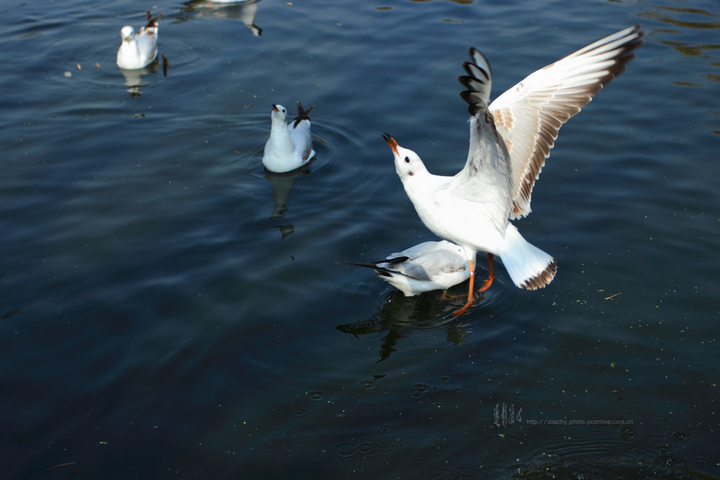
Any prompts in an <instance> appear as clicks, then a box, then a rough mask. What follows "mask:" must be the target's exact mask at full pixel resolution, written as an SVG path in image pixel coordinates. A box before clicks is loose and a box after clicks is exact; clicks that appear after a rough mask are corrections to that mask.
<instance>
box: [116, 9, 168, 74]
mask: <svg viewBox="0 0 720 480" xmlns="http://www.w3.org/2000/svg"><path fill="white" fill-rule="evenodd" d="M146 13H147V23H146V24H145V26H144V27H142V28H141V29H140V31H139V32H137V33H135V29H134V28H133V27H131V26H129V25H127V26H124V27H123V28H122V29H121V30H120V36H121V37H122V43H121V44H120V48H119V49H118V52H117V64H118V67H120V68H123V69H125V70H137V69H139V68H143V67H145V66H147V65H148V64H149V63H151V62H152V61H153V60H155V57H157V39H158V28H159V26H158V23H157V21H158V19H160V17H162V13H161V14H159V15H158V16H157V17H155V18H153V16H152V14H151V13H150V10H147V11H146Z"/></svg>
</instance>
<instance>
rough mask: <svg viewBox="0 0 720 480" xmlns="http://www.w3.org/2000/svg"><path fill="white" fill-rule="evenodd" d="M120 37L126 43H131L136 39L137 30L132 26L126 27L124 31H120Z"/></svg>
mask: <svg viewBox="0 0 720 480" xmlns="http://www.w3.org/2000/svg"><path fill="white" fill-rule="evenodd" d="M120 36H121V37H122V39H123V40H124V41H126V42H130V41H132V40H133V39H134V38H135V29H134V28H133V27H131V26H130V25H125V26H124V27H123V28H122V30H120Z"/></svg>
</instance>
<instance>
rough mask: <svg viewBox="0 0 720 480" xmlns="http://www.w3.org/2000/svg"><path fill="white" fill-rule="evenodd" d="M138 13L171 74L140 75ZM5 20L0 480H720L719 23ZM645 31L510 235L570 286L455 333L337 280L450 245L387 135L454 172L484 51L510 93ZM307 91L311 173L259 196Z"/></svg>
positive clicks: (478, 11) (306, 11)
mask: <svg viewBox="0 0 720 480" xmlns="http://www.w3.org/2000/svg"><path fill="white" fill-rule="evenodd" d="M147 7H150V8H151V10H152V12H153V13H154V14H156V13H159V12H164V16H163V18H162V20H161V22H160V49H159V50H160V52H161V53H162V54H163V55H164V57H165V59H164V60H163V59H161V60H160V61H159V63H158V65H157V66H155V67H154V68H152V69H150V70H148V71H147V72H144V73H143V74H142V75H141V77H135V78H127V79H126V77H125V76H124V75H123V74H122V72H120V71H119V70H118V69H117V67H116V65H115V53H116V51H117V47H118V45H119V41H120V36H119V31H120V28H121V27H122V26H123V25H126V24H131V25H134V26H135V27H136V28H137V27H138V26H140V25H141V24H142V22H143V18H144V9H145V8H147ZM2 11H3V14H2V16H0V23H1V24H2V27H3V28H2V29H1V30H0V31H2V33H1V34H0V42H1V43H2V46H3V48H2V53H0V55H1V56H2V58H3V60H4V65H5V69H4V75H3V76H2V77H0V91H2V94H0V104H1V105H2V110H3V112H4V115H2V116H1V117H0V126H2V129H1V130H0V145H2V147H1V148H2V155H0V206H1V208H0V228H1V229H2V232H3V233H4V235H3V236H2V240H0V242H1V243H0V245H1V247H2V252H3V255H2V259H1V260H0V316H1V317H2V319H1V320H0V349H1V351H2V352H3V354H2V356H0V385H1V386H2V388H1V389H0V406H1V407H2V408H1V410H2V411H3V412H5V413H4V414H3V415H2V416H0V418H1V420H0V425H1V426H2V432H3V434H2V436H1V437H0V442H1V445H2V452H3V453H2V454H0V459H1V464H0V466H1V467H2V470H3V471H4V472H6V475H7V478H19V479H20V478H21V479H34V478H61V477H65V476H67V475H71V474H73V473H78V474H80V475H84V476H86V477H92V478H129V477H131V476H132V477H139V478H153V479H154V478H166V477H170V476H172V477H175V478H177V477H181V478H187V477H191V476H193V477H198V478H443V477H446V478H503V477H506V478H508V477H509V478H512V477H523V478H551V477H552V478H567V479H570V478H573V479H575V478H581V477H583V478H590V477H591V476H592V475H594V476H597V477H598V478H633V476H635V477H634V478H645V477H652V478H715V477H719V476H720V468H719V467H718V464H717V458H718V448H717V446H716V437H717V428H718V425H717V420H716V418H715V417H716V416H715V413H714V412H715V410H716V405H717V401H718V393H717V385H716V383H717V378H716V377H717V375H716V372H717V371H718V368H719V367H720V358H719V356H718V348H717V344H716V339H717V338H718V336H719V335H720V327H718V325H719V324H718V321H717V320H718V311H719V309H718V300H717V293H718V291H720V290H719V289H718V281H717V271H718V266H719V263H718V260H717V253H716V252H717V251H718V241H717V238H718V233H719V231H720V217H718V211H720V210H719V208H718V207H720V197H719V196H718V193H717V188H716V186H717V182H718V179H720V166H719V164H718V162H717V157H718V151H720V127H719V125H720V123H718V119H719V118H720V110H718V107H717V104H716V102H715V101H714V100H713V99H717V98H720V81H719V80H720V70H718V68H719V67H720V59H719V57H718V51H720V50H718V49H719V45H720V44H719V43H718V41H717V38H718V35H717V32H718V28H719V27H720V23H719V21H718V19H719V18H720V8H718V5H717V3H716V2H709V1H704V2H703V1H700V2H693V4H692V5H690V4H687V3H685V2H675V1H669V0H666V1H664V2H660V3H655V4H649V3H646V2H634V1H623V2H615V1H613V2H593V3H587V2H585V3H582V4H568V3H567V2H557V1H545V2H511V3H507V2H478V1H441V0H435V1H425V2H420V1H415V2H413V1H394V2H387V3H383V2H375V1H370V2H364V3H361V4H358V3H357V2H348V1H318V2H280V1H274V0H262V1H260V2H257V3H246V4H243V5H235V6H230V7H213V6H209V5H207V4H205V3H203V2H197V1H195V2H186V3H181V2H161V3H158V4H156V5H147V6H145V5H138V4H137V3H135V2H129V1H120V2H111V3H110V4H97V3H95V2H88V1H80V0H71V1H68V2H52V1H51V2H40V3H37V2H29V3H23V4H9V3H6V4H5V5H4V6H3V7H2ZM253 14H254V20H253V18H252V17H253ZM637 23H642V24H643V27H644V30H645V31H646V33H647V36H646V45H645V46H643V47H642V48H641V49H639V50H638V52H637V54H638V58H637V59H636V60H634V61H633V62H632V63H630V64H629V68H628V70H627V72H625V73H624V74H623V75H622V76H620V77H619V78H618V79H616V80H615V81H613V83H612V84H610V85H609V86H608V87H607V88H606V89H604V90H603V91H602V92H601V93H600V94H599V95H598V96H597V97H596V98H595V100H594V101H593V102H591V103H590V104H589V105H588V106H587V107H586V108H585V109H584V110H583V112H581V113H580V114H579V115H578V116H576V117H575V118H573V119H572V120H571V121H570V122H569V123H568V124H567V125H566V126H565V127H563V129H562V131H561V133H560V136H559V138H558V141H557V143H556V147H555V149H554V150H553V153H552V156H551V157H550V159H549V160H548V162H547V164H546V166H545V169H544V170H543V173H542V175H541V177H540V180H539V181H538V183H537V185H536V188H535V190H534V193H533V203H532V208H533V213H532V214H531V215H530V216H529V217H528V218H526V219H524V220H522V221H519V222H516V225H517V226H518V228H519V229H520V231H521V232H522V233H523V235H524V236H525V237H526V238H527V239H528V240H529V241H531V242H532V243H533V244H535V245H537V246H538V247H539V248H541V249H543V250H545V251H547V252H549V253H550V254H551V255H553V256H554V257H555V258H556V259H557V262H558V275H557V277H556V279H555V280H554V281H553V282H552V284H551V285H550V286H548V288H546V289H544V290H540V291H536V292H526V291H520V290H517V289H516V288H515V287H514V286H513V285H512V283H511V282H510V280H509V278H508V276H507V274H506V272H505V271H504V269H503V268H502V267H500V268H498V269H497V270H498V272H499V275H498V280H497V281H496V282H495V283H494V284H493V287H492V288H491V289H490V290H489V291H488V292H487V294H486V296H485V298H484V299H482V301H480V302H479V303H478V304H477V305H476V306H475V307H473V308H472V309H471V310H470V311H469V312H468V313H467V314H465V315H463V316H461V317H459V318H453V317H451V316H450V312H452V311H453V310H454V309H455V308H457V307H458V305H460V304H462V299H459V300H457V301H455V302H445V301H443V300H441V299H440V294H439V292H437V293H435V292H434V293H429V294H426V295H422V296H419V297H413V298H406V297H404V296H402V294H400V293H399V292H397V291H395V290H394V289H393V288H392V287H390V286H388V285H387V284H386V283H384V282H382V281H381V280H379V279H377V278H375V277H373V276H372V274H371V272H370V271H367V270H365V269H359V268H355V267H351V266H347V265H342V264H338V263H336V262H340V261H369V260H376V259H379V258H382V257H384V256H385V255H387V254H389V253H391V252H395V251H399V250H402V249H405V248H408V247H410V246H412V245H415V244H417V243H420V242H422V241H426V240H434V239H435V238H434V236H433V235H432V234H431V233H430V232H429V231H428V230H427V229H426V228H425V227H424V225H423V224H422V223H421V222H420V220H419V218H418V217H417V214H416V213H415V211H414V209H413V207H412V205H411V204H410V202H409V200H408V199H407V196H406V194H405V192H404V190H403V188H402V185H401V183H400V180H399V179H398V177H397V175H396V174H395V171H394V165H393V162H392V155H391V152H390V150H389V148H388V147H387V145H386V144H385V142H384V141H383V140H382V137H381V135H382V133H383V132H388V133H390V134H391V135H393V136H394V137H395V138H396V139H397V140H398V142H399V143H400V144H401V145H403V146H405V147H407V148H411V149H413V150H415V151H416V152H418V153H419V154H420V155H421V157H422V158H423V159H424V161H425V163H426V165H427V167H428V169H429V170H430V171H431V172H433V173H437V174H445V175H452V174H454V173H455V172H457V171H458V170H459V169H460V168H461V167H462V165H463V164H464V161H465V158H466V155H467V141H468V127H467V123H466V122H467V112H466V106H465V103H464V102H463V101H462V100H461V99H460V98H459V97H458V93H459V92H460V91H461V90H462V87H461V85H460V84H459V83H458V82H457V80H456V77H457V76H458V75H462V74H463V70H462V67H461V65H460V63H461V62H462V61H465V60H467V48H468V46H470V45H472V46H475V47H477V48H478V49H480V50H481V51H482V52H483V53H484V54H485V55H486V56H487V57H488V59H489V61H490V62H491V65H492V68H493V72H494V75H495V77H494V79H493V83H494V95H493V97H495V96H497V95H498V94H500V93H501V92H502V91H504V90H505V89H507V88H510V87H511V86H513V85H514V84H515V83H517V82H518V81H520V80H522V78H524V76H525V75H527V74H529V73H531V72H532V71H534V70H536V69H538V68H541V67H543V66H545V65H547V64H549V63H552V62H553V61H555V60H557V59H559V58H561V57H563V56H565V55H567V54H569V53H571V52H572V51H574V50H576V49H577V48H579V47H581V46H584V45H586V44H587V43H590V42H591V41H594V40H596V39H598V38H600V37H602V36H604V35H607V34H609V33H611V32H614V31H616V30H619V29H621V28H624V27H627V26H630V25H633V24H637ZM139 83H140V85H138V84H139ZM298 100H299V101H301V102H302V103H303V105H305V106H306V107H309V106H310V105H315V109H314V110H313V115H312V121H313V135H314V139H315V140H314V145H315V150H316V152H317V160H316V161H315V162H314V163H313V164H312V165H311V166H310V167H309V168H308V169H307V170H305V171H303V172H296V173H295V174H287V175H272V174H268V173H267V172H265V171H264V170H263V167H262V164H261V158H262V148H263V145H264V143H265V141H266V139H267V136H268V134H269V131H270V118H269V117H270V115H269V114H270V108H271V105H272V104H273V103H280V104H283V105H285V106H286V107H288V108H290V109H291V110H292V108H293V107H294V105H295V103H296V102H297V101H298ZM486 268H487V266H486V264H485V263H484V262H483V259H482V258H481V259H480V270H481V272H480V274H481V275H482V274H483V273H484V272H485V269H486ZM465 289H466V284H461V285H459V286H457V287H455V288H454V289H452V290H451V293H462V292H463V291H464V290H465ZM592 478H595V477H592Z"/></svg>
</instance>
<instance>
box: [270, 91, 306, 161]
mask: <svg viewBox="0 0 720 480" xmlns="http://www.w3.org/2000/svg"><path fill="white" fill-rule="evenodd" d="M297 107H298V116H297V117H295V119H294V120H293V121H292V122H290V123H289V124H288V125H285V122H286V121H287V110H286V109H285V107H283V106H282V105H273V107H272V112H270V118H271V119H272V126H271V127H270V138H269V139H268V141H267V143H266V144H265V152H264V154H263V159H262V163H263V165H265V168H267V169H268V170H270V171H271V172H276V173H283V172H289V171H291V170H295V169H297V168H300V167H302V166H303V165H305V164H307V163H308V162H309V161H310V159H311V158H312V157H314V156H315V150H313V146H312V137H311V136H310V117H309V116H308V113H310V110H312V109H313V108H314V107H315V105H313V106H312V107H310V108H308V109H307V110H303V107H302V105H301V104H300V102H297Z"/></svg>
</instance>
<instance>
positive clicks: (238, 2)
mask: <svg viewBox="0 0 720 480" xmlns="http://www.w3.org/2000/svg"><path fill="white" fill-rule="evenodd" d="M259 1H260V0H257V1H254V0H210V1H209V2H207V3H206V4H205V5H204V6H206V7H209V8H212V7H214V5H213V4H219V5H221V6H222V7H228V8H227V9H224V10H223V9H218V10H217V11H216V12H215V15H213V16H216V17H217V18H236V19H238V20H240V21H241V22H243V23H244V24H245V27H246V28H247V29H248V30H250V31H251V32H252V34H253V35H255V36H256V37H259V36H260V35H262V28H260V27H258V26H257V25H255V15H257V9H258V6H257V2H259ZM222 7H221V8H222Z"/></svg>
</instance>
